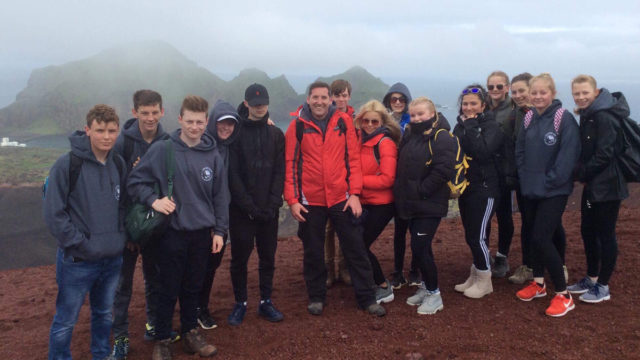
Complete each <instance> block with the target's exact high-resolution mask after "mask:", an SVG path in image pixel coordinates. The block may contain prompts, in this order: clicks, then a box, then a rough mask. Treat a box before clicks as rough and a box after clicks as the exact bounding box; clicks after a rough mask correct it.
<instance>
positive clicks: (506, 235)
mask: <svg viewBox="0 0 640 360" xmlns="http://www.w3.org/2000/svg"><path fill="white" fill-rule="evenodd" d="M511 196H512V195H511V190H508V189H506V188H502V187H501V188H500V197H499V198H498V199H496V200H497V204H496V218H497V219H498V252H500V254H502V255H504V256H507V255H509V248H511V240H512V239H513V201H512V198H511ZM489 234H491V223H489V228H488V231H487V238H489Z"/></svg>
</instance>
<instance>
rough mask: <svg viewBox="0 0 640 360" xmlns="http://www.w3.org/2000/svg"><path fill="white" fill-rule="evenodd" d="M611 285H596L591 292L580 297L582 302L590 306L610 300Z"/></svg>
mask: <svg viewBox="0 0 640 360" xmlns="http://www.w3.org/2000/svg"><path fill="white" fill-rule="evenodd" d="M610 299H611V294H610V293H609V285H602V284H600V283H595V284H594V285H593V287H592V288H591V289H589V291H587V292H586V293H584V294H582V295H580V300H581V301H584V302H586V303H590V304H597V303H599V302H603V301H605V300H610Z"/></svg>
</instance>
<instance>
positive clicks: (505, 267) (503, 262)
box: [491, 256, 509, 278]
mask: <svg viewBox="0 0 640 360" xmlns="http://www.w3.org/2000/svg"><path fill="white" fill-rule="evenodd" d="M508 272H509V262H507V257H506V256H496V262H495V264H494V265H493V267H491V275H492V276H493V277H495V278H503V277H505V276H507V273H508Z"/></svg>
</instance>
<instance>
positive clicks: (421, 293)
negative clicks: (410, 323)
mask: <svg viewBox="0 0 640 360" xmlns="http://www.w3.org/2000/svg"><path fill="white" fill-rule="evenodd" d="M428 293H429V291H428V290H427V288H426V287H425V286H424V283H421V284H420V286H419V287H418V291H416V293H415V295H413V296H409V298H407V304H408V305H411V306H420V305H422V302H423V301H424V298H425V297H427V295H428Z"/></svg>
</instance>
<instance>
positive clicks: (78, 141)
mask: <svg viewBox="0 0 640 360" xmlns="http://www.w3.org/2000/svg"><path fill="white" fill-rule="evenodd" d="M69 143H70V144H71V152H73V154H74V155H76V156H78V157H79V158H81V159H83V160H90V161H93V162H95V163H97V162H99V161H98V160H97V159H96V156H95V155H94V154H93V151H91V141H90V140H89V137H88V136H87V133H86V132H84V131H80V130H78V131H75V132H74V133H73V134H71V135H70V136H69ZM111 153H112V151H109V154H108V155H107V157H109V156H112V155H111Z"/></svg>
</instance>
